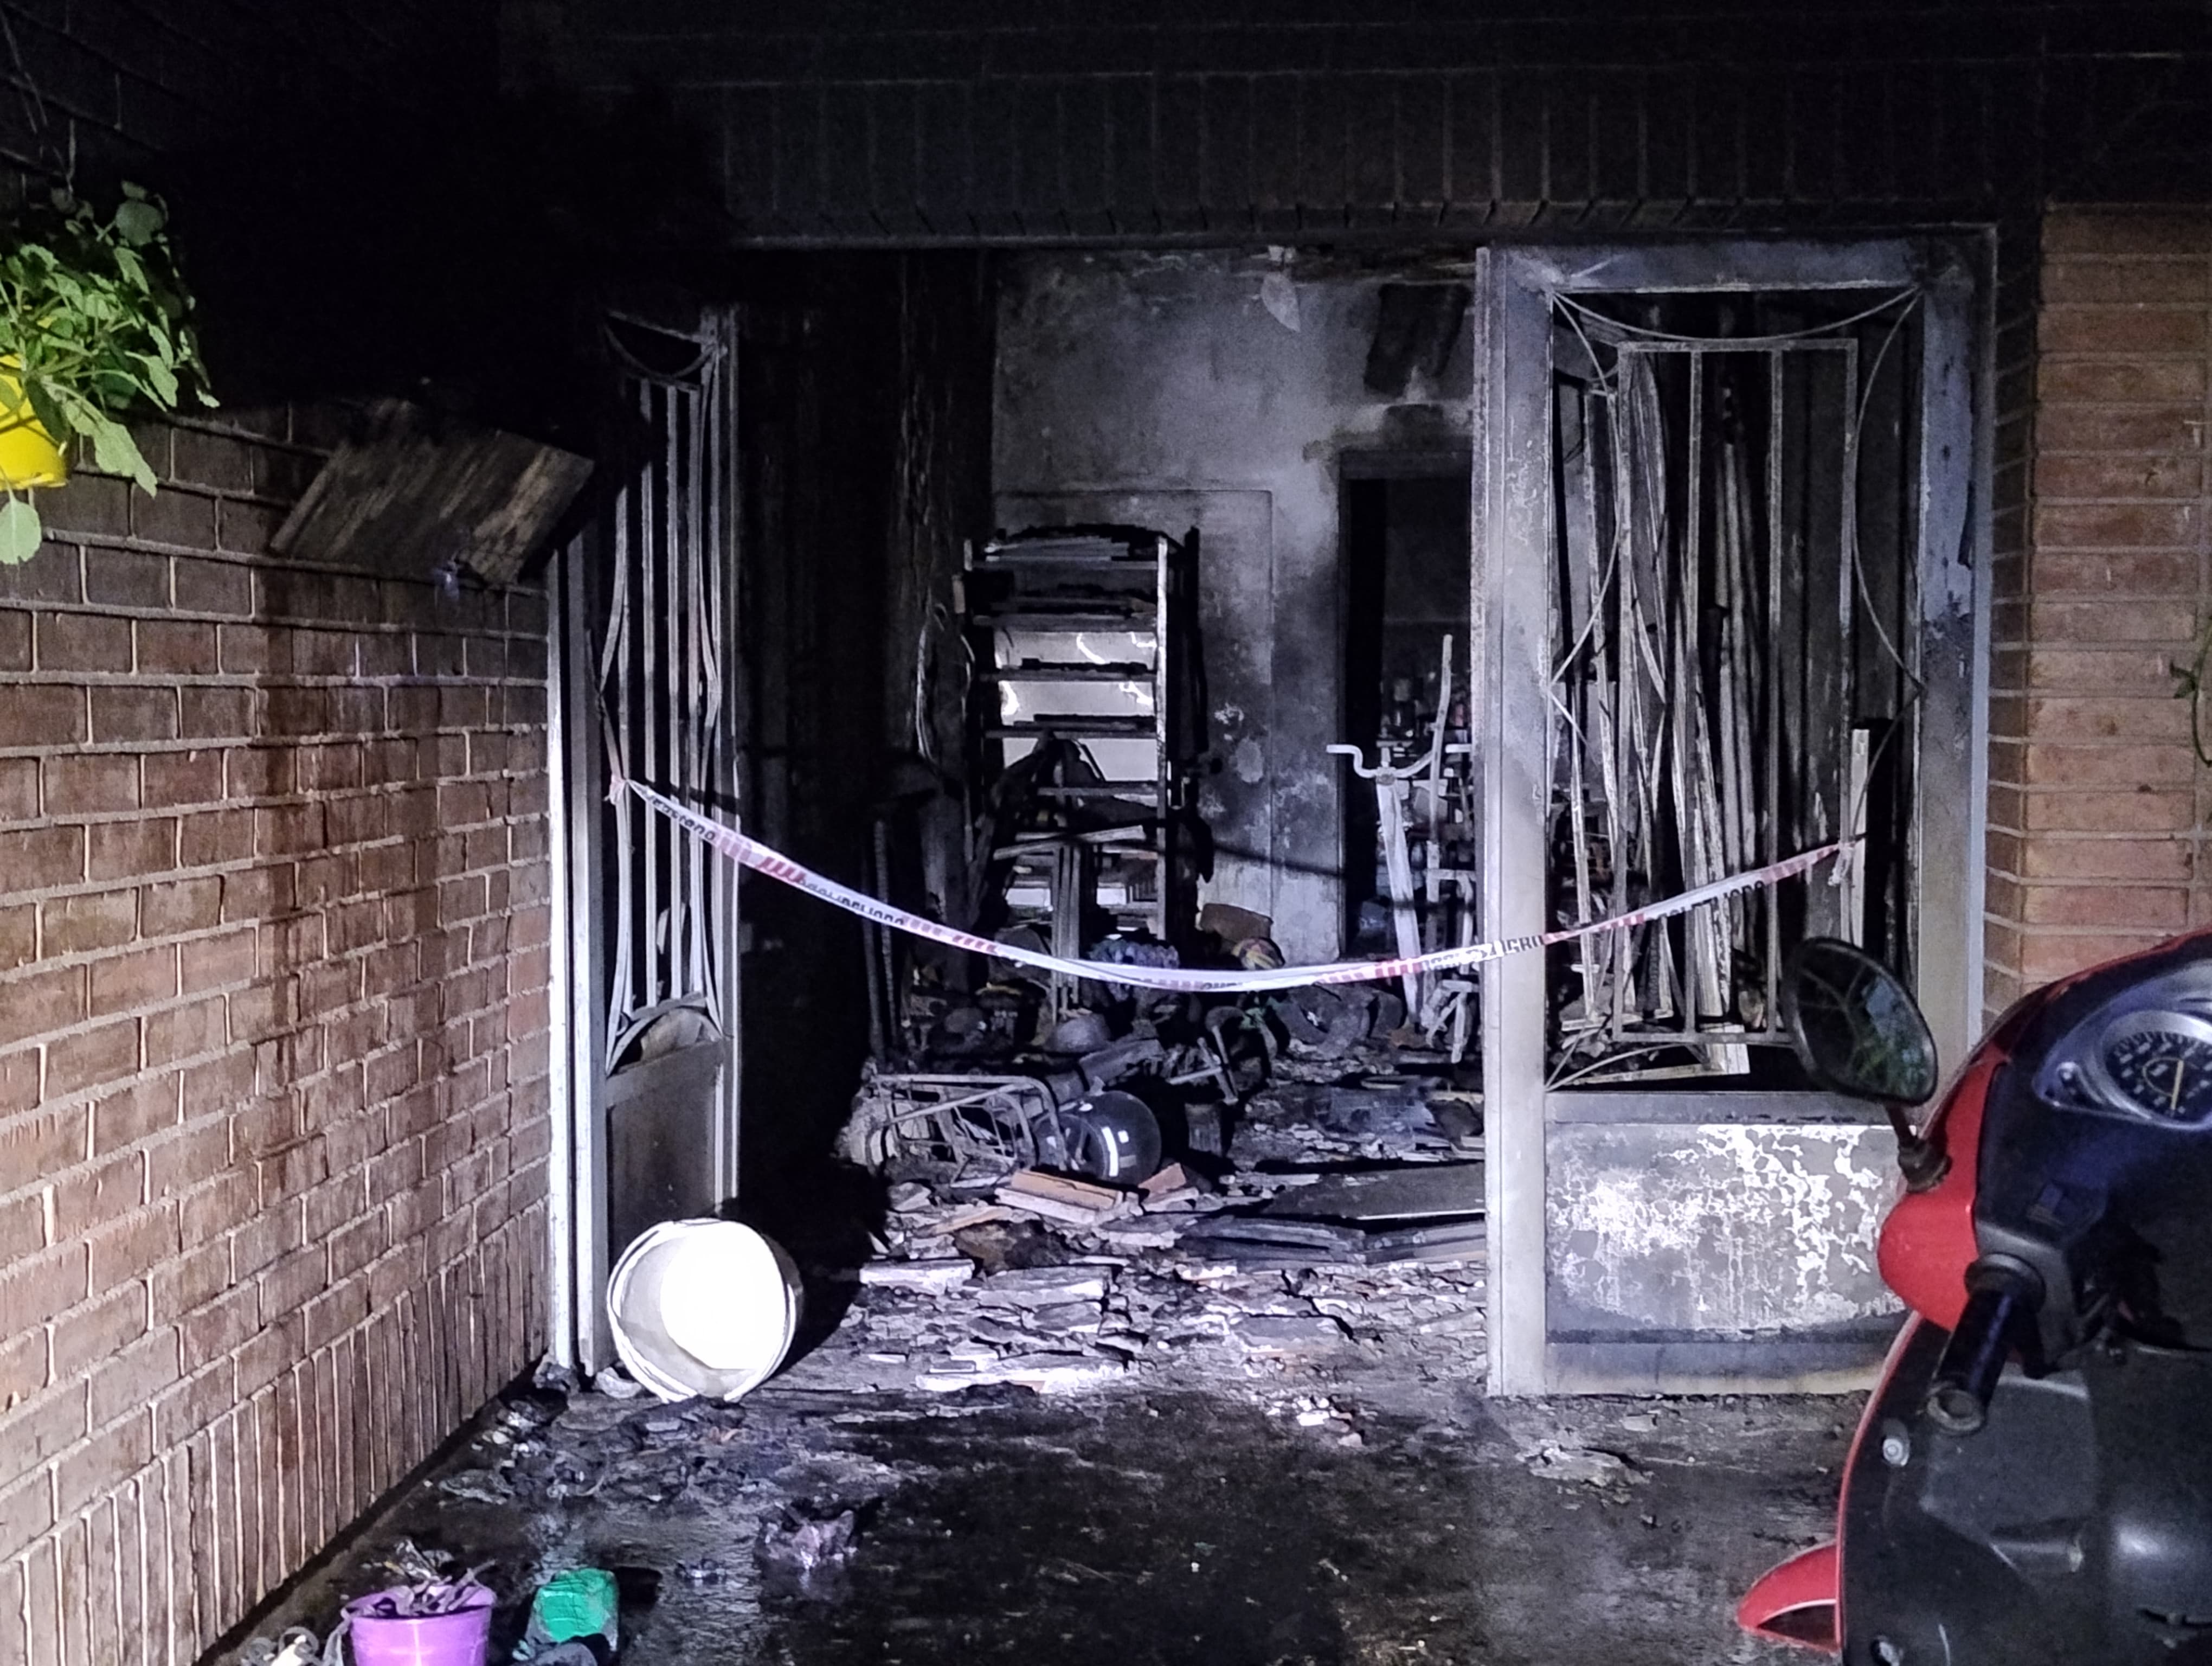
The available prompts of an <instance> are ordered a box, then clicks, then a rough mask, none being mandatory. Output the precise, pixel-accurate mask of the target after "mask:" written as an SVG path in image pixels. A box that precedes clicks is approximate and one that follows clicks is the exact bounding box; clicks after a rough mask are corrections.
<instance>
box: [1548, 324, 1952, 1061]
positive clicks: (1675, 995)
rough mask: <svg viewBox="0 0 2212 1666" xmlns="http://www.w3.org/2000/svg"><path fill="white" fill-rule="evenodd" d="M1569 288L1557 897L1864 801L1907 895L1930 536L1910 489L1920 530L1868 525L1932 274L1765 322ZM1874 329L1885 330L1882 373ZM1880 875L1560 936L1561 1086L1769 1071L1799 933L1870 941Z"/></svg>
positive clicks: (1559, 486) (1559, 587)
mask: <svg viewBox="0 0 2212 1666" xmlns="http://www.w3.org/2000/svg"><path fill="white" fill-rule="evenodd" d="M1556 302H1557V304H1556V306H1555V310H1554V317H1555V325H1556V327H1555V344H1556V345H1557V347H1558V350H1559V351H1558V362H1557V368H1556V373H1555V377H1554V383H1553V389H1554V402H1553V424H1554V425H1553V432H1554V441H1555V444H1554V452H1553V457H1554V465H1555V466H1554V476H1553V490H1554V506H1553V508H1554V516H1553V526H1554V533H1553V550H1552V569H1553V571H1552V583H1551V585H1550V587H1549V593H1548V594H1549V613H1550V620H1551V630H1550V640H1551V643H1552V669H1551V675H1550V682H1549V686H1548V690H1547V693H1548V705H1547V720H1548V722H1547V730H1548V732H1547V735H1546V755H1547V757H1548V758H1549V759H1550V770H1551V795H1550V796H1551V825H1550V828H1549V830H1548V848H1549V850H1550V853H1551V854H1550V860H1549V874H1550V888H1551V897H1550V898H1549V902H1550V908H1551V914H1552V918H1553V921H1555V922H1556V923H1558V924H1559V925H1563V926H1564V925H1572V924H1575V923H1577V922H1580V921H1592V920H1596V919H1601V918H1603V917H1604V916H1606V915H1610V914H1618V913H1622V912H1626V911H1627V910H1628V909H1633V908H1635V907H1637V906H1638V905H1639V904H1641V903H1645V902H1648V901H1650V900H1653V899H1656V898H1657V897H1662V896H1665V895H1667V894H1668V893H1670V892H1672V891H1676V890H1680V889H1686V888H1688V887H1692V886H1695V885H1703V884H1706V883H1709V882H1710V881H1712V880H1715V879H1721V878H1723V877H1724V876H1725V875H1727V874H1729V873H1736V872H1741V871H1742V870H1744V869H1747V868H1751V867H1755V866H1759V865H1761V864H1763V863H1765V862H1771V861H1772V860H1776V859H1777V858H1778V857H1781V856H1785V855H1788V854H1791V853H1792V852H1794V851H1796V850H1799V849H1803V848H1808V847H1809V846H1811V845H1814V844H1818V843H1821V842H1826V841H1827V840H1830V839H1832V838H1834V837H1836V836H1838V832H1840V831H1842V830H1844V826H1845V824H1846V823H1847V822H1848V824H1849V826H1850V830H1852V831H1855V832H1865V831H1867V830H1868V829H1869V822H1868V815H1869V803H1870V800H1879V803H1878V806H1877V808H1878V812H1879V813H1878V816H1877V821H1878V823H1879V825H1878V826H1877V827H1876V828H1875V833H1876V836H1877V837H1878V838H1882V839H1886V840H1887V843H1885V845H1884V848H1882V850H1881V854H1880V857H1879V861H1880V865H1881V873H1882V874H1883V875H1884V877H1885V880H1886V882H1887V884H1888V885H1889V887H1890V891H1892V892H1895V891H1899V887H1900V886H1901V883H1902V880H1901V866H1902V864H1903V863H1904V861H1905V858H1906V854H1907V853H1906V851H1905V845H1906V843H1907V841H1906V840H1905V838H1904V837H1903V829H1904V827H1905V806H1906V805H1907V802H1908V800H1909V795H1910V785H1909V782H1908V781H1905V780H1904V779H1903V776H1904V774H1905V764H1904V759H1905V756H1906V755H1907V754H1908V753H1909V752H1910V751H1911V748H1910V747H1899V748H1891V747H1888V746H1887V745H1886V742H1887V739H1889V738H1890V737H1891V736H1892V735H1893V733H1895V731H1896V730H1897V729H1898V728H1899V727H1900V726H1902V725H1903V724H1905V722H1906V721H1908V719H1909V714H1910V711H1911V696H1910V690H1909V685H1910V684H1912V683H1913V681H1914V680H1915V679H1914V678H1913V672H1912V668H1911V666H1909V665H1907V664H1906V663H1905V661H1904V660H1902V659H1901V658H1899V656H1898V654H1897V653H1896V650H1895V648H1894V647H1893V644H1894V643H1896V642H1898V641H1906V640H1908V635H1907V633H1906V632H1905V630H1904V629H1903V628H1902V627H1903V621H1904V611H1905V607H1906V605H1908V602H1909V592H1910V581H1909V573H1908V569H1909V566H1910V563H1909V562H1907V561H1905V559H1904V557H1903V554H1902V552H1903V550H1905V547H1906V546H1907V544H1908V542H1909V540H1908V538H1906V537H1905V536H1904V534H1905V530H1906V529H1905V511H1903V510H1902V509H1896V510H1894V512H1892V511H1888V510H1886V511H1885V512H1884V514H1883V515H1882V516H1881V524H1882V526H1883V528H1884V530H1885V532H1892V533H1894V534H1896V536H1888V537H1885V538H1884V540H1883V544H1882V547H1881V549H1879V550H1872V551H1869V550H1863V549H1862V548H1861V546H1860V542H1859V535H1860V531H1861V505H1862V499H1863V497H1864V496H1868V494H1869V491H1872V492H1874V493H1877V494H1879V493H1880V492H1881V491H1883V490H1885V489H1888V488H1890V487H1891V486H1893V484H1894V483H1892V482H1890V481H1888V480H1887V478H1886V477H1885V478H1883V479H1873V480H1870V479H1869V477H1868V476H1867V474H1866V471H1863V467H1862V461H1863V459H1862V456H1861V439H1862V434H1863V429H1864V428H1865V424H1866V420H1867V416H1868V411H1869V400H1870V398H1871V397H1872V396H1873V394H1874V392H1875V381H1876V379H1877V378H1879V377H1880V376H1881V371H1882V368H1883V365H1884V363H1885V362H1886V361H1887V359H1888V356H1889V354H1888V350H1889V347H1890V344H1892V343H1893V341H1894V340H1895V338H1896V336H1897V333H1898V331H1899V329H1900V328H1901V327H1902V325H1904V323H1905V320H1906V319H1907V318H1908V317H1909V316H1910V315H1911V312H1912V310H1913V307H1912V292H1911V291H1905V292H1903V293H1902V294H1899V295H1892V296H1890V297H1889V298H1888V299H1887V300H1886V301H1884V302H1882V303H1881V305H1880V306H1877V307H1872V308H1869V309H1867V310H1865V311H1863V312H1861V313H1857V314H1854V315H1853V316H1850V317H1848V318H1845V319H1840V320H1838V321H1837V322H1835V323H1833V324H1828V325H1818V326H1815V327H1814V328H1812V329H1809V330H1803V331H1791V332H1787V333H1781V334H1774V335H1765V336H1754V337H1735V338H1730V337H1710V338H1698V337H1687V336H1681V335H1675V334H1671V333H1668V332H1665V331H1659V330H1656V329H1650V328H1639V327H1638V326H1636V325H1632V324H1627V323H1624V322H1623V321H1622V320H1621V319H1619V318H1618V317H1614V316H1608V315H1607V314H1605V313H1599V312H1597V311H1595V310H1594V309H1592V308H1589V307H1584V306H1583V305H1580V304H1579V303H1577V301H1575V300H1574V299H1573V298H1571V297H1567V296H1559V297H1557V298H1556ZM1858 329H1864V330H1870V331H1872V332H1873V333H1874V334H1875V337H1876V338H1878V339H1879V340H1880V342H1881V351H1880V352H1878V353H1877V354H1875V356H1873V359H1872V362H1871V365H1870V367H1869V368H1864V369H1863V365H1862V358H1863V354H1862V350H1861V337H1860V335H1859V334H1858V333H1855V332H1854V331H1855V330H1858ZM1884 331H1886V332H1887V333H1886V334H1885V333H1883V332H1884ZM1903 386H1905V380H1904V378H1903V375H1902V371H1901V367H1899V374H1897V375H1894V376H1893V377H1891V378H1890V379H1889V380H1888V382H1887V383H1885V384H1884V392H1885V402H1884V404H1883V405H1882V407H1881V410H1882V416H1883V421H1884V423H1886V424H1890V423H1892V418H1894V423H1893V426H1894V427H1895V429H1897V431H1898V432H1899V433H1901V430H1902V427H1903V425H1904V424H1905V423H1906V422H1907V421H1909V417H1910V412H1909V409H1908V404H1907V402H1906V401H1905V399H1904V396H1903V395H1902V393H1901V392H1900V391H1899V390H1901V388H1902V387H1903ZM1892 437H1893V438H1894V437H1895V435H1892ZM1897 496H1898V494H1896V493H1895V492H1894V491H1892V492H1891V500H1892V502H1893V503H1894V502H1895V500H1896V499H1897ZM1870 573H1873V574H1876V575H1877V576H1875V577H1874V578H1873V579H1871V580H1870V578H1869V574H1870ZM1885 651H1886V652H1887V660H1884V659H1883V658H1882V657H1881V656H1882V654H1883V652H1885ZM1885 755H1886V764H1885ZM1878 766H1883V767H1882V769H1881V781H1879V782H1877V781H1876V780H1875V775H1876V771H1877V767H1878ZM1844 873H1845V875H1846V879H1845V883H1844V884H1843V885H1840V886H1834V885H1827V884H1825V883H1821V884H1814V885H1807V884H1806V883H1805V882H1804V881H1793V882H1791V883H1790V885H1789V886H1788V887H1787V888H1786V894H1785V888H1784V887H1782V886H1768V887H1765V888H1764V889H1763V890H1761V891H1753V892H1748V893H1745V894H1743V895H1741V896H1739V897H1734V898H1730V899H1728V900H1727V901H1724V902H1722V903H1715V904H1713V905H1711V906H1710V907H1708V908H1705V909H1698V910H1695V911H1694V912H1692V913H1691V914H1689V915H1686V916H1683V917H1682V918H1680V920H1678V921H1672V922H1665V923H1662V924H1657V925H1653V926H1648V927H1639V928H1637V929H1634V930H1631V931H1625V932H1605V933H1592V934H1590V935H1589V936H1587V937H1584V938H1581V939H1577V940H1576V941H1575V942H1574V943H1573V944H1571V945H1567V947H1566V948H1565V949H1564V950H1562V951H1559V952H1555V956H1554V960H1553V965H1552V967H1551V968H1550V978H1549V982H1550V996H1551V998H1550V1011H1549V1018H1550V1046H1549V1055H1548V1066H1547V1068H1548V1073H1549V1078H1550V1080H1551V1082H1552V1084H1553V1085H1554V1086H1564V1085H1569V1084H1571V1083H1576V1082H1584V1083H1591V1084H1593V1085H1595V1083H1597V1082H1599V1081H1605V1082H1622V1081H1628V1080H1638V1081H1652V1080H1659V1079H1668V1078H1674V1077H1714V1076H1720V1077H1728V1076H1739V1077H1740V1076H1743V1075H1745V1074H1746V1073H1747V1072H1748V1071H1749V1070H1750V1068H1751V1059H1750V1051H1749V1049H1752V1048H1753V1047H1756V1046H1762V1045H1775V1044H1778V1043H1784V1041H1785V1037H1784V1035H1783V1033H1782V1031H1781V1027H1780V1016H1779V1011H1778V1006H1779V1002H1778V988H1779V980H1780V976H1781V971H1782V966H1783V963H1784V954H1785V952H1786V951H1787V949H1788V948H1789V947H1790V946H1791V945H1794V944H1795V943H1796V941H1798V940H1800V939H1802V937H1804V936H1807V935H1812V934H1819V933H1830V934H1836V935H1841V936H1844V937H1847V938H1850V939H1852V940H1854V941H1857V940H1862V939H1863V938H1864V937H1865V936H1866V933H1867V932H1868V929H1869V921H1868V919H1867V913H1868V897H1867V893H1866V891H1865V887H1864V884H1863V879H1864V875H1865V873H1866V868H1865V866H1864V863H1863V862H1854V863H1851V864H1849V865H1847V866H1846V867H1845V869H1844ZM1885 894H1886V895H1887V894H1888V893H1885ZM1884 929H1885V931H1887V927H1884Z"/></svg>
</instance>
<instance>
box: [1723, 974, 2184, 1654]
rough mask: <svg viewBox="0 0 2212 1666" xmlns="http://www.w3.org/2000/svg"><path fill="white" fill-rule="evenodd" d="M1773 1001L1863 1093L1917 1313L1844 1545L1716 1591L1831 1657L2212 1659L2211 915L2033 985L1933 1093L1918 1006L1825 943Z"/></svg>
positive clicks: (1823, 1062)
mask: <svg viewBox="0 0 2212 1666" xmlns="http://www.w3.org/2000/svg"><path fill="white" fill-rule="evenodd" d="M1784 1018H1785V1021H1786V1022H1787V1024H1788V1025H1789V1028H1790V1032H1791V1035H1792V1037H1793V1039H1794V1040H1795V1041H1796V1044H1797V1049H1798V1053H1799V1055H1800V1057H1801V1058H1802V1061H1804V1064H1805V1067H1806V1068H1807V1071H1808V1073H1810V1074H1811V1075H1812V1076H1813V1077H1814V1079H1815V1080H1817V1081H1818V1082H1820V1084H1821V1085H1824V1086H1826V1087H1827V1088H1829V1089H1831V1090H1832V1091H1838V1092H1842V1093H1847V1094H1851V1095H1854V1096H1857V1097H1863V1098H1870V1099H1878V1100H1880V1101H1881V1102H1882V1103H1883V1104H1885V1105H1886V1106H1887V1108H1888V1110H1889V1112H1890V1120H1891V1122H1892V1125H1893V1127H1894V1128H1896V1130H1897V1135H1898V1151H1899V1166H1900V1167H1901V1168H1902V1169H1903V1170H1904V1175H1905V1195H1904V1196H1903V1197H1902V1198H1901V1199H1900V1200H1899V1202H1898V1204H1897V1206H1896V1207H1895V1208H1893V1210H1891V1212H1890V1213H1889V1217H1888V1219H1887V1220H1886V1221H1885V1222H1884V1223H1883V1225H1882V1230H1881V1252H1880V1260H1881V1274H1882V1278H1883V1279H1884V1280H1885V1281H1886V1282H1887V1284H1888V1285H1889V1286H1890V1288H1891V1289H1893V1290H1894V1291H1895V1292H1897V1293H1898V1294H1899V1296H1900V1297H1902V1298H1904V1299H1905V1303H1906V1304H1907V1305H1908V1306H1909V1307H1910V1308H1911V1315H1910V1316H1908V1317H1907V1319H1906V1321H1905V1329H1903V1331H1902V1332H1901V1333H1900V1334H1899V1336H1898V1338H1897V1341H1896V1343H1895V1344H1894V1345H1893V1347H1891V1349H1890V1352H1889V1358H1888V1360H1887V1363H1886V1365H1884V1366H1883V1369H1882V1374H1881V1383H1880V1385H1879V1386H1878V1387H1877V1388H1876V1389H1875V1392H1874V1395H1873V1398H1872V1399H1871V1400H1870V1401H1869V1402H1868V1404H1867V1408H1866V1414H1865V1416H1864V1417H1863V1418H1862V1419H1861V1420H1860V1422H1859V1428H1858V1434H1857V1438H1856V1440H1855V1441H1854V1442H1853V1444H1852V1447H1851V1453H1850V1460H1849V1461H1848V1462H1847V1463H1846V1465H1845V1466H1844V1489H1843V1499H1842V1503H1841V1505H1840V1507H1839V1508H1838V1512H1837V1537H1836V1540H1835V1541H1834V1542H1833V1543H1831V1544H1825V1545H1821V1546H1820V1547H1818V1548H1816V1549H1813V1550H1808V1551H1807V1552H1805V1553H1804V1554H1802V1555H1799V1556H1796V1557H1794V1558H1792V1559H1791V1560H1789V1561H1787V1562H1784V1563H1783V1564H1782V1565H1781V1566H1779V1567H1777V1568H1775V1569H1774V1570H1773V1571H1772V1572H1770V1573H1768V1574H1767V1575H1766V1576H1765V1578H1762V1579H1761V1580H1759V1583H1758V1584H1756V1585H1754V1586H1753V1588H1752V1590H1751V1591H1750V1593H1749V1594H1748V1595H1747V1596H1745V1597H1744V1599H1743V1601H1742V1602H1741V1604H1739V1605H1738V1608H1737V1609H1736V1619H1737V1620H1738V1622H1739V1623H1740V1624H1741V1625H1742V1626H1744V1627H1745V1628H1746V1629H1747V1630H1749V1631H1752V1632H1753V1633H1757V1634H1759V1635H1760V1636H1763V1637H1767V1638H1772V1639H1778V1640H1780V1641H1784V1642H1789V1643H1798V1644H1803V1645H1808V1646H1809V1647H1812V1648H1816V1649H1821V1650H1825V1651H1828V1652H1829V1653H1831V1654H1840V1655H1841V1656H1842V1657H1844V1661H1845V1663H1847V1666H1984V1663H1987V1666H2042V1663H2046V1662H2047V1663H2052V1666H2057V1663H2062V1662H2063V1663H2066V1666H2132V1663H2136V1662H2142V1663H2145V1666H2150V1663H2156V1666H2189V1663H2196V1666H2207V1663H2212V933H2199V934H2197V935H2195V936H2191V937H2186V938H2181V939H2177V940H2175V941H2174V942H2172V943H2169V944H2167V945H2164V946H2163V947H2160V948H2158V949H2155V950H2153V951H2151V952H2148V953H2146V954H2141V955H2136V956H2132V957H2130V958H2127V959H2125V960H2119V961H2114V962H2112V964H2108V965H2105V966H2100V967H2098V968H2096V969H2095V970H2091V971H2087V972H2083V973H2080V974H2078V975H2076V976H2074V977H2071V978H2069V979H2067V980H2065V981H2064V982H2059V983H2054V984H2052V985H2051V986H2050V987H2049V988H2045V989H2041V990H2039V991H2037V992H2036V993H2035V994H2032V995H2030V996H2028V997H2027V998H2026V999H2025V1000H2022V1001H2021V1002H2020V1003H2019V1004H2018V1005H2017V1006H2015V1007H2014V1008H2013V1009H2012V1010H2011V1011H2010V1012H2008V1013H2007V1014H2006V1015H2005V1016H2004V1018H2002V1019H2001V1020H2000V1021H1999V1022H1998V1024H1997V1025H1996V1029H1995V1030H1993V1031H1991V1032H1990V1035H1989V1037H1987V1038H1986V1039H1985V1040H1984V1042H1983V1043H1981V1045H1980V1046H1979V1047H1978V1048H1976V1049H1974V1051H1973V1054H1972V1056H1971V1057H1970V1058H1969V1059H1968V1060H1967V1061H1966V1069H1965V1070H1964V1071H1963V1072H1961V1073H1960V1076H1959V1079H1958V1080H1957V1081H1956V1082H1955V1083H1954V1085H1952V1088H1951V1091H1950V1092H1949V1093H1948V1095H1946V1096H1945V1097H1944V1100H1943V1102H1942V1104H1941V1105H1940V1106H1939V1107H1938V1108H1937V1110H1936V1113H1935V1115H1934V1116H1931V1117H1930V1118H1929V1120H1928V1122H1927V1125H1926V1127H1925V1128H1920V1129H1916V1128H1914V1127H1913V1126H1912V1123H1911V1110H1913V1109H1914V1108H1915V1107H1917V1106H1918V1105H1920V1104H1924V1103H1925V1102H1926V1101H1927V1100H1928V1099H1929V1097H1931V1096H1932V1095H1933V1093H1934V1091H1935V1088H1936V1049H1935V1044H1934V1042H1933V1040H1932V1039H1931V1038H1930V1037H1929V1031H1928V1026H1927V1025H1926V1023H1925V1021H1924V1020H1923V1018H1921V1016H1920V1012H1919V1009H1918V1008H1917V1006H1915V1005H1914V1003H1913V1000H1912V998H1911V995H1910V994H1907V993H1906V991H1905V988H1904V986H1903V985H1902V984H1901V983H1900V982H1899V981H1898V980H1897V979H1896V978H1895V977H1894V976H1892V975H1891V974H1890V972H1889V971H1888V970H1887V969H1885V968H1884V967H1883V966H1882V965H1881V964H1880V963H1879V962H1876V961H1875V960H1873V959H1872V958H1869V957H1868V956H1867V955H1865V954H1863V953H1862V952H1860V951H1859V950H1857V949H1855V948H1853V947H1851V946H1850V945H1848V944H1844V943H1839V942H1835V941H1832V940H1830V939H1816V940H1814V941H1812V942H1808V943H1807V944H1805V945H1803V946H1802V948H1800V950H1799V951H1798V952H1797V954H1796V957H1795V958H1794V959H1793V961H1792V964H1791V965H1790V970H1789V974H1788V976H1787V977H1786V978H1785V980H1784Z"/></svg>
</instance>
